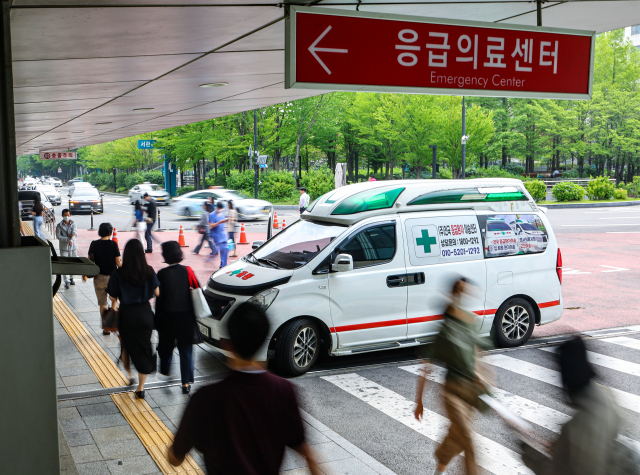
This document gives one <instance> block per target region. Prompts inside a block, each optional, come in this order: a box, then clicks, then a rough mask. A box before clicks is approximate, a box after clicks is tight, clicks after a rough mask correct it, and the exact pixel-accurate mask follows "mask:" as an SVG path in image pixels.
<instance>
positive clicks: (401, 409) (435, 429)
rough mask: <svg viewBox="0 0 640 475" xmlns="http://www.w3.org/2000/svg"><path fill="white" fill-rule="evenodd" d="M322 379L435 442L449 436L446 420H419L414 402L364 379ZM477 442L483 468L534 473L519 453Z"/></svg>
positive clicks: (427, 415) (432, 416)
mask: <svg viewBox="0 0 640 475" xmlns="http://www.w3.org/2000/svg"><path fill="white" fill-rule="evenodd" d="M322 379H324V380H325V381H328V382H330V383H332V384H334V385H336V386H338V387H339V388H340V389H343V390H344V391H346V392H347V393H349V394H351V395H352V396H355V397H357V398H358V399H360V400H361V401H364V402H366V403H367V404H369V405H370V406H372V407H374V408H375V409H378V410H379V411H380V412H382V413H383V414H386V415H387V416H389V417H391V418H393V419H395V420H396V421H398V422H400V423H402V424H404V425H405V426H407V427H409V428H410V429H413V430H415V431H416V432H418V433H419V434H421V435H424V436H425V437H428V438H429V439H431V440H433V441H434V442H440V441H441V440H442V439H443V438H444V436H445V434H446V433H447V429H448V427H449V420H448V419H447V418H446V417H444V416H441V415H440V414H437V413H435V412H433V411H430V410H429V409H427V408H425V409H424V413H423V416H422V421H417V420H416V419H415V417H413V411H414V409H415V403H414V402H413V401H410V400H409V399H407V398H405V397H403V396H401V395H400V394H398V393H395V392H393V391H391V390H390V389H387V388H384V387H382V386H380V385H379V384H377V383H375V382H373V381H370V380H368V379H366V378H363V377H362V376H359V375H357V374H355V373H351V374H341V375H337V376H323V377H322ZM474 442H475V445H476V449H477V457H478V465H480V466H481V467H482V468H484V469H486V470H489V471H490V472H493V473H499V474H501V475H503V474H504V475H506V474H513V475H521V474H523V473H531V472H530V471H529V469H528V468H527V467H525V465H524V464H523V463H522V459H521V456H520V454H518V453H516V452H514V451H513V450H510V449H508V448H507V447H504V446H502V445H500V444H498V443H497V442H494V441H493V440H491V439H488V438H487V437H484V436H482V435H480V434H475V440H474Z"/></svg>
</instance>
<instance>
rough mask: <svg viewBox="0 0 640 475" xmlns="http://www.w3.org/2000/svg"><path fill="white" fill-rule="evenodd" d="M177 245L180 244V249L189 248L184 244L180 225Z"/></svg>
mask: <svg viewBox="0 0 640 475" xmlns="http://www.w3.org/2000/svg"><path fill="white" fill-rule="evenodd" d="M178 244H180V247H189V246H187V244H186V243H185V242H184V231H183V230H182V225H180V234H178Z"/></svg>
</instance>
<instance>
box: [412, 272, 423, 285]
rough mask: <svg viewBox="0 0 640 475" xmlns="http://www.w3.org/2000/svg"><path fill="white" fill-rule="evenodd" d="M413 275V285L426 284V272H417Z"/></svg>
mask: <svg viewBox="0 0 640 475" xmlns="http://www.w3.org/2000/svg"><path fill="white" fill-rule="evenodd" d="M412 277H413V282H411V285H420V284H424V281H425V279H424V272H416V273H415V274H413V275H412Z"/></svg>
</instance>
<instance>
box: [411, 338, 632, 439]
mask: <svg viewBox="0 0 640 475" xmlns="http://www.w3.org/2000/svg"><path fill="white" fill-rule="evenodd" d="M622 338H624V337H622ZM629 339H631V338H629ZM633 341H636V342H638V343H640V341H638V340H633ZM639 349H640V347H639ZM423 366H424V365H421V364H416V365H410V366H401V367H400V369H403V370H405V371H408V372H410V373H413V374H415V375H418V374H422V368H423ZM427 368H428V371H429V374H428V375H427V379H429V380H431V381H434V382H436V383H438V384H444V379H445V376H446V374H447V370H446V369H445V368H442V367H440V366H435V365H432V364H427ZM491 392H492V393H493V396H494V397H495V398H496V399H498V400H499V401H500V402H501V403H502V405H504V406H505V407H506V408H507V409H509V410H510V411H511V412H513V413H514V414H516V415H518V416H520V417H521V418H522V419H524V420H526V421H529V422H531V423H533V424H536V425H539V426H540V427H544V428H545V429H549V430H550V431H552V432H556V433H560V430H561V429H562V426H563V425H564V424H566V423H567V422H569V420H571V416H569V415H567V414H565V413H564V412H560V411H556V410H555V409H552V408H550V407H547V406H544V405H542V404H538V403H537V402H535V401H532V400H530V399H527V398H524V397H520V396H516V395H515V394H512V393H510V392H508V391H505V390H503V389H499V388H492V389H491ZM618 437H620V438H621V439H622V440H624V441H625V442H627V443H629V444H632V446H635V447H636V450H638V449H640V443H639V442H636V441H635V440H633V439H630V438H628V437H625V436H618Z"/></svg>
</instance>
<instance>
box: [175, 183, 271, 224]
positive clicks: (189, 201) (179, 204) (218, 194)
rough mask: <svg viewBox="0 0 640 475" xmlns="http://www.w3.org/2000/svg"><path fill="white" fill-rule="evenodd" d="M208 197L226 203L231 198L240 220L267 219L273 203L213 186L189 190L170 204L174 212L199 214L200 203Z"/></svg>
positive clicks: (188, 216)
mask: <svg viewBox="0 0 640 475" xmlns="http://www.w3.org/2000/svg"><path fill="white" fill-rule="evenodd" d="M209 197H213V199H214V200H215V201H216V202H218V201H220V202H222V203H224V204H225V206H226V204H227V202H228V201H230V200H233V204H234V205H235V207H236V210H237V211H238V218H239V219H240V220H244V221H246V220H250V219H267V218H268V217H269V211H271V208H272V207H273V205H272V204H271V203H269V202H268V201H264V200H255V199H253V198H249V197H248V196H246V195H244V194H242V193H240V192H238V191H234V190H226V189H223V188H214V189H209V190H199V191H191V192H189V193H185V194H184V195H181V196H179V197H176V198H174V199H173V203H172V206H173V208H174V209H175V210H176V214H178V215H182V216H185V217H187V218H191V217H195V216H199V215H200V214H201V213H202V203H203V202H204V201H206V200H207V199H208V198H209Z"/></svg>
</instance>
